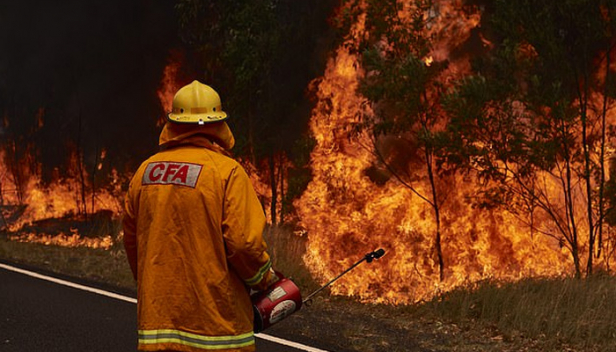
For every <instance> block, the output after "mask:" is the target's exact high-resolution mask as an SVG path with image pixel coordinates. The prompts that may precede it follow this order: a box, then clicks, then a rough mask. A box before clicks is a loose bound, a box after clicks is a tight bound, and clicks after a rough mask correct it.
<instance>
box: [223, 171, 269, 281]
mask: <svg viewBox="0 0 616 352" xmlns="http://www.w3.org/2000/svg"><path fill="white" fill-rule="evenodd" d="M264 228H265V214H264V213H263V209H262V208H261V203H260V202H259V199H258V198H257V194H256V192H255V190H254V188H253V187H252V184H251V183H250V179H249V178H248V175H247V174H246V172H245V171H244V169H243V168H242V167H241V166H239V165H238V166H237V167H236V168H235V169H234V170H233V172H232V173H231V175H230V177H229V179H228V182H227V187H226V190H225V201H224V215H223V223H222V230H223V237H224V239H225V245H226V249H227V260H228V261H229V263H230V264H231V266H232V267H233V269H234V270H235V272H236V273H237V274H238V275H239V276H240V278H241V279H242V280H243V281H244V283H245V284H246V285H247V286H249V287H250V288H252V289H255V290H264V289H266V288H267V287H268V286H269V285H271V284H272V283H274V282H275V281H276V280H277V279H278V278H277V276H276V274H275V273H274V271H273V270H272V263H271V258H270V256H269V254H268V253H267V245H266V243H265V240H264V239H263V230H264Z"/></svg>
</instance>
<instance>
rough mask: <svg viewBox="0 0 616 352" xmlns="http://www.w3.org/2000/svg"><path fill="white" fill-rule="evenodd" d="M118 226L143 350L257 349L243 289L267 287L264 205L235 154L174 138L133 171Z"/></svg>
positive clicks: (198, 138)
mask: <svg viewBox="0 0 616 352" xmlns="http://www.w3.org/2000/svg"><path fill="white" fill-rule="evenodd" d="M167 132H168V131H167ZM180 137H181V136H180ZM123 223H124V244H125V248H126V252H127V256H128V259H129V263H130V265H131V269H132V270H133V273H134V275H135V277H136V279H137V286H138V304H137V310H138V320H139V349H140V350H144V351H156V350H165V349H170V350H177V351H204V350H216V351H225V352H226V351H242V352H244V351H253V350H254V336H253V311H252V304H251V301H250V297H249V295H248V289H247V286H251V287H253V288H256V289H264V288H265V286H266V283H267V282H268V280H269V279H270V277H269V276H270V270H269V269H270V267H271V263H270V257H269V255H268V253H267V252H266V244H265V242H264V241H263V237H262V232H263V229H264V226H265V216H264V214H263V209H262V207H261V204H260V202H259V201H258V199H257V195H256V193H255V191H254V188H253V187H252V184H251V183H250V180H249V178H248V175H247V174H246V172H245V171H244V169H243V168H242V167H241V166H240V165H239V164H238V163H237V162H236V161H234V160H233V159H231V158H229V157H227V156H225V155H222V154H221V153H219V152H217V151H215V148H213V147H212V144H211V142H210V141H209V140H208V139H207V138H206V137H205V136H203V135H200V134H197V135H195V134H192V135H190V136H185V138H177V136H176V138H175V143H172V144H171V145H170V146H169V148H167V149H166V150H164V151H161V152H159V153H157V154H155V155H154V156H152V157H151V158H149V159H148V160H146V161H145V162H144V163H143V164H142V165H141V166H140V167H139V169H138V170H137V172H136V173H135V175H134V177H133V179H132V181H131V183H130V186H129V190H128V194H127V196H126V201H125V215H124V222H123Z"/></svg>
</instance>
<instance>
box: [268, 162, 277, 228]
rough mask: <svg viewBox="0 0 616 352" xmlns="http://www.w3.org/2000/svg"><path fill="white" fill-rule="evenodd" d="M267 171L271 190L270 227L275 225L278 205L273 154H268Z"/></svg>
mask: <svg viewBox="0 0 616 352" xmlns="http://www.w3.org/2000/svg"><path fill="white" fill-rule="evenodd" d="M267 160H268V163H269V169H270V188H271V190H272V201H271V202H270V216H271V221H272V225H276V207H277V205H278V203H277V202H278V186H277V182H276V158H275V157H274V154H273V153H272V152H270V154H269V157H268V159H267Z"/></svg>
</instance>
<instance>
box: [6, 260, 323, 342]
mask: <svg viewBox="0 0 616 352" xmlns="http://www.w3.org/2000/svg"><path fill="white" fill-rule="evenodd" d="M0 268H2V269H5V270H9V271H13V272H16V273H20V274H24V275H28V276H31V277H34V278H37V279H41V280H45V281H49V282H53V283H56V284H59V285H64V286H68V287H72V288H76V289H78V290H83V291H88V292H92V293H96V294H99V295H102V296H107V297H110V298H115V299H119V300H121V301H125V302H130V303H135V304H136V303H137V299H136V298H132V297H128V296H124V295H120V294H117V293H113V292H109V291H105V290H101V289H98V288H94V287H89V286H85V285H80V284H76V283H74V282H70V281H67V280H62V279H58V278H55V277H51V276H46V275H42V274H39V273H35V272H33V271H29V270H24V269H20V268H16V267H14V266H10V265H6V264H2V263H0ZM255 336H256V337H258V338H260V339H263V340H268V341H271V342H275V343H278V344H281V345H285V346H289V347H293V348H296V349H298V350H302V351H306V352H329V351H326V350H321V349H318V348H315V347H310V346H306V345H303V344H301V343H297V342H293V341H289V340H285V339H281V338H279V337H276V336H271V335H266V334H263V333H258V334H255Z"/></svg>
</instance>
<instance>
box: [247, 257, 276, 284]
mask: <svg viewBox="0 0 616 352" xmlns="http://www.w3.org/2000/svg"><path fill="white" fill-rule="evenodd" d="M271 267H272V262H271V261H270V260H269V259H268V260H267V263H265V265H263V267H261V269H259V271H258V272H257V273H256V274H255V276H253V277H251V278H250V279H248V280H245V281H244V282H245V283H246V285H248V286H254V285H256V284H258V283H259V282H260V281H261V279H263V275H265V273H266V272H267V271H268V270H269V269H270V268H271Z"/></svg>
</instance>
